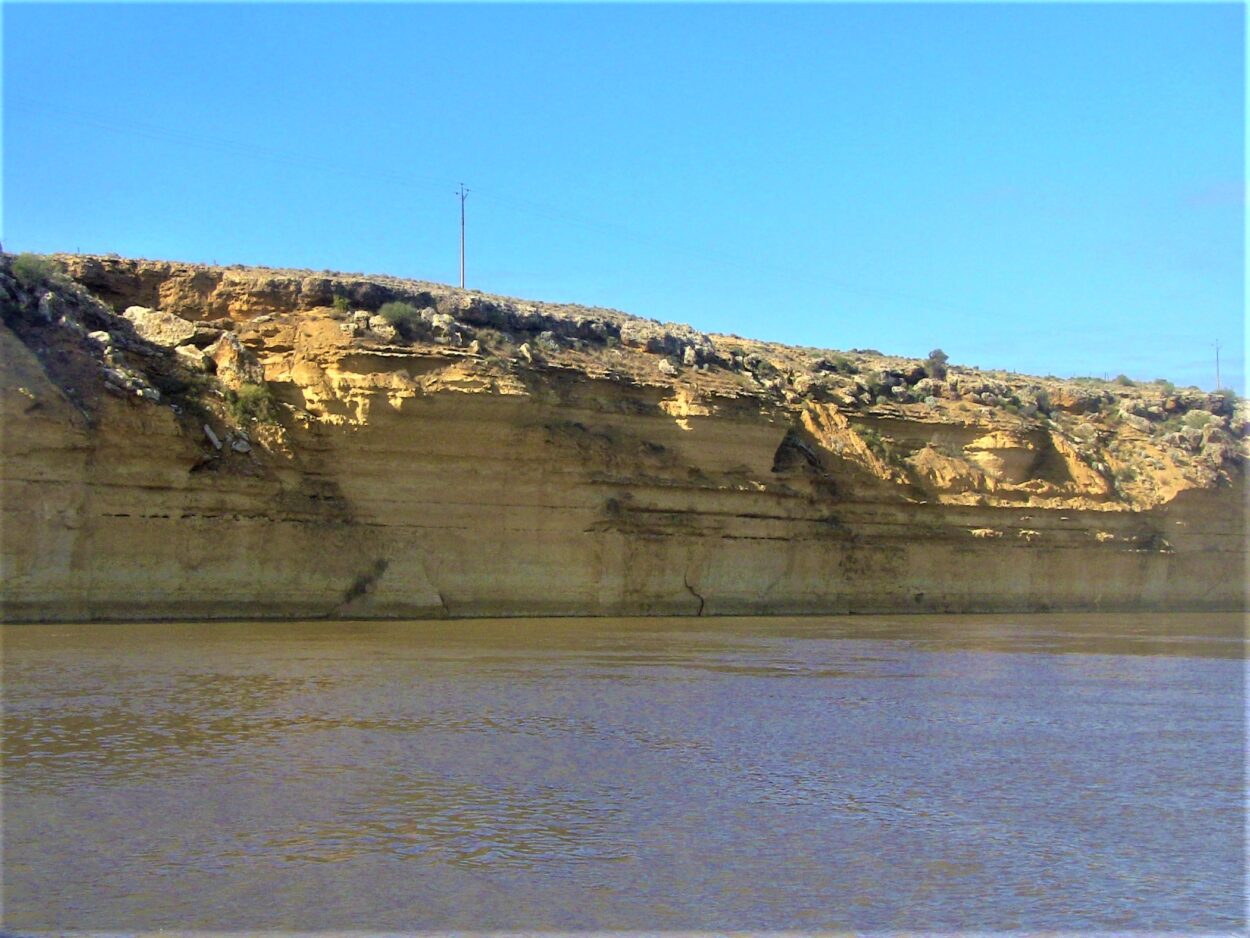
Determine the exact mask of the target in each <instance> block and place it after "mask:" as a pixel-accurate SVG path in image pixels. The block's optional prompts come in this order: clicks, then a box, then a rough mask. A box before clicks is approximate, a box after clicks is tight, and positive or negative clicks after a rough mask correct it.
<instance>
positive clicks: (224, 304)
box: [0, 256, 1247, 621]
mask: <svg viewBox="0 0 1250 938" xmlns="http://www.w3.org/2000/svg"><path fill="white" fill-rule="evenodd" d="M55 260H56V262H57V263H58V264H59V265H60V268H61V270H62V271H63V273H59V274H58V273H51V272H48V271H46V270H45V271H42V272H41V271H40V270H38V269H36V270H33V271H32V270H31V269H26V268H22V267H21V266H20V265H16V264H15V259H14V258H12V257H7V256H6V257H4V258H3V259H2V260H0V302H2V303H3V312H4V316H3V320H4V322H3V326H2V327H0V349H2V357H0V408H2V409H0V421H2V423H0V430H2V431H3V435H2V440H0V446H2V457H3V462H2V467H0V472H2V476H3V477H2V479H0V485H2V486H3V488H2V493H3V523H2V527H0V535H2V544H0V548H2V554H0V561H2V563H3V570H2V571H0V575H2V578H3V586H2V592H3V608H2V609H0V615H2V616H3V618H4V619H5V620H6V621H35V620H37V621H53V620H91V619H145V618H161V619H168V618H179V619H187V618H197V619H199V618H213V617H314V616H332V617H378V616H388V617H390V616H395V617H431V616H440V617H441V616H457V617H458V616H513V615H517V616H519V615H607V614H612V615H631V614H688V615H696V614H703V615H713V614H803V613H844V612H937V611H941V612H960V613H971V612H998V611H1033V610H1038V611H1040V610H1052V611H1053V610H1086V609H1089V610H1172V609H1175V610H1239V609H1244V608H1245V586H1244V584H1245V569H1246V558H1247V540H1246V530H1245V513H1244V495H1245V464H1246V459H1247V445H1246V439H1245V438H1246V413H1245V411H1244V405H1243V404H1242V402H1239V401H1236V400H1235V399H1233V398H1232V397H1231V396H1230V395H1227V394H1205V393H1203V392H1200V391H1198V390H1196V389H1181V390H1178V389H1175V388H1172V387H1170V386H1168V385H1165V384H1154V385H1135V386H1134V385H1130V384H1129V383H1128V382H1122V383H1119V384H1117V383H1107V382H1095V381H1060V380H1058V379H1040V378H1029V377H1026V376H1020V375H1010V374H1003V373H993V372H990V373H987V372H978V371H974V370H972V369H965V368H959V367H955V366H951V367H949V368H942V367H941V363H940V362H939V363H937V364H936V366H935V363H933V362H929V363H928V366H927V367H926V364H925V363H922V362H917V361H915V360H907V359H900V358H891V357H888V356H883V355H880V354H879V353H877V352H874V351H851V352H842V353H835V352H831V351H827V350H817V349H798V348H787V347H783V346H776V345H769V344H765V343H758V342H751V341H748V340H744V339H740V338H738V337H735V336H719V335H711V336H709V335H704V334H702V333H699V332H697V331H696V330H694V329H691V328H689V327H686V326H676V325H671V324H660V323H656V322H653V321H650V320H643V319H638V318H636V317H631V316H627V315H625V314H623V313H619V312H615V311H611V310H601V309H587V308H582V307H574V306H560V305H555V304H543V303H533V302H525V301H520V300H512V299H507V298H502V297H493V296H487V295H484V294H481V293H476V292H473V291H461V290H455V289H452V288H449V287H445V286H440V285H436V284H430V283H419V282H413V281H402V280H397V279H394V278H387V277H366V276H363V275H346V274H336V273H331V272H322V273H315V272H310V271H276V270H264V269H256V268H220V267H205V266H199V265H191V264H177V263H165V262H152V261H136V260H127V259H122V258H116V257H97V256H62V257H58V258H56V259H55ZM395 301H402V302H406V303H408V304H410V306H411V308H412V310H413V311H414V312H415V315H412V316H410V317H408V318H406V319H403V320H402V321H396V320H388V319H386V318H384V317H380V316H379V315H378V311H379V310H380V309H381V308H382V307H383V305H384V304H386V303H389V302H395Z"/></svg>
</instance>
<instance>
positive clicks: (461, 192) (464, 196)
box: [456, 182, 469, 290]
mask: <svg viewBox="0 0 1250 938" xmlns="http://www.w3.org/2000/svg"><path fill="white" fill-rule="evenodd" d="M456 195H458V196H460V289H461V290H463V289H464V200H465V199H467V198H468V197H469V190H468V189H466V188H465V187H464V183H463V182H462V183H460V190H459V191H458V192H457V193H456Z"/></svg>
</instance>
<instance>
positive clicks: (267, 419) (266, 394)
mask: <svg viewBox="0 0 1250 938" xmlns="http://www.w3.org/2000/svg"><path fill="white" fill-rule="evenodd" d="M226 407H227V408H229V410H230V416H231V417H233V418H234V420H235V422H236V423H245V422H247V421H250V420H258V421H260V422H261V423H277V422H278V405H277V402H276V401H275V400H274V398H273V392H272V391H270V390H269V386H268V385H266V384H243V385H240V387H239V389H238V390H237V391H227V392H226Z"/></svg>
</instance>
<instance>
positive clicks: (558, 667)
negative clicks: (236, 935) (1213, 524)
mask: <svg viewBox="0 0 1250 938" xmlns="http://www.w3.org/2000/svg"><path fill="white" fill-rule="evenodd" d="M0 637H2V638H3V656H4V664H3V677H4V687H3V703H4V739H3V757H4V762H3V821H4V824H3V860H4V863H3V899H4V908H3V921H4V927H5V928H6V929H8V930H9V932H10V933H23V932H32V931H40V930H62V929H74V930H78V929H81V930H95V931H104V930H107V931H135V930H145V931H146V930H155V929H158V928H180V929H206V930H256V929H274V930H321V929H348V928H350V929H355V930H364V931H387V930H390V931H414V930H435V929H464V930H475V931H477V930H497V929H514V930H515V929H541V930H562V931H568V930H606V929H630V930H710V929H731V928H732V929H751V930H765V929H767V930H779V929H788V930H802V931H815V930H829V929H834V930H845V929H852V928H853V929H865V930H879V931H886V930H898V929H926V930H927V929H938V930H944V931H954V930H972V929H976V930H995V931H1001V930H1013V929H1030V930H1035V929H1063V930H1070V931H1091V930H1111V931H1130V930H1131V931H1144V930H1151V931H1155V930H1162V931H1194V930H1218V931H1231V930H1235V929H1240V928H1242V927H1243V926H1244V925H1245V901H1246V897H1245V875H1246V859H1245V846H1246V843H1245V807H1244V798H1245V784H1244V783H1245V770H1244V761H1243V750H1244V739H1245V736H1244V721H1245V641H1244V633H1243V623H1242V619H1241V617H1239V616H1119V615H1117V616H1109V615H1099V616H1022V617H1010V616H1007V617H1004V616H997V617H995V616H978V617H949V616H948V617H906V618H892V617H874V616H857V617H839V618H802V619H647V620H640V619H630V620H622V619H598V620H585V619H581V620H573V619H563V620H535V619H516V620H507V621H489V622H484V621H477V622H467V621H465V622H451V623H430V622H406V623H346V622H315V623H283V624H254V623H229V624H222V623H215V624H161V625H152V624H145V625H90V626H63V625H29V626H4V627H3V628H0Z"/></svg>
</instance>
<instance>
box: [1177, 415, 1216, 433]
mask: <svg viewBox="0 0 1250 938" xmlns="http://www.w3.org/2000/svg"><path fill="white" fill-rule="evenodd" d="M1214 419H1215V415H1214V414H1210V413H1207V412H1206V411H1205V410H1191V411H1190V412H1189V413H1187V414H1186V415H1185V416H1184V417H1182V418H1181V422H1182V423H1184V424H1185V426H1187V427H1192V428H1193V429H1195V430H1201V429H1202V428H1203V427H1205V426H1206V425H1207V424H1209V423H1210V422H1211V421H1212V420H1214Z"/></svg>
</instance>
